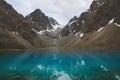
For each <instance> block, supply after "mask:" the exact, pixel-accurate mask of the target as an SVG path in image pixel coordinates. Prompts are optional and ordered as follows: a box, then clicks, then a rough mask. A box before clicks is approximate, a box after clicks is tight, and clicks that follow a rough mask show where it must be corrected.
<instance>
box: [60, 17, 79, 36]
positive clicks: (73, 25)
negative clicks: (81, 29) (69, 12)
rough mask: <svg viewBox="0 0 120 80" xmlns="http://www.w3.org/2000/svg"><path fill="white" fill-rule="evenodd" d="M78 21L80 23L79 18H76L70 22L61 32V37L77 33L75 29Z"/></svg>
mask: <svg viewBox="0 0 120 80" xmlns="http://www.w3.org/2000/svg"><path fill="white" fill-rule="evenodd" d="M77 21H78V17H77V16H74V17H73V18H72V19H71V20H70V21H69V22H68V24H67V25H66V26H65V27H64V28H63V30H62V31H61V35H62V36H68V35H69V34H70V33H72V32H73V33H75V32H76V31H74V30H75V28H76V26H77Z"/></svg>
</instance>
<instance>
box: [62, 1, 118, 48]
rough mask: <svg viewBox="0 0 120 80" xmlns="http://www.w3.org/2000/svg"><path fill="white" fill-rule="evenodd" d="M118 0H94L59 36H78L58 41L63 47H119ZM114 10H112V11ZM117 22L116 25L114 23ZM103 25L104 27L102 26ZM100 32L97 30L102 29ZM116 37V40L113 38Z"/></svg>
mask: <svg viewBox="0 0 120 80" xmlns="http://www.w3.org/2000/svg"><path fill="white" fill-rule="evenodd" d="M119 3H120V0H94V1H93V2H92V4H91V6H90V9H88V10H87V11H86V12H84V13H82V14H81V15H80V16H79V18H78V19H77V20H75V21H73V23H72V24H70V25H71V26H70V25H69V23H68V24H67V25H66V26H65V27H64V28H63V30H62V32H61V36H63V38H65V36H67V37H66V38H65V39H67V38H69V37H71V33H72V34H73V35H72V36H77V37H78V36H79V39H76V37H75V38H74V39H73V38H72V39H71V40H68V39H67V41H64V40H60V42H62V43H65V42H67V43H65V44H62V43H61V44H62V46H64V47H66V48H67V47H72V48H79V49H95V48H96V49H101V48H102V49H118V48H119V49H120V47H119V45H120V39H119V38H117V37H119V35H120V33H119V32H120V29H119V24H120V11H119V9H120V5H119ZM113 11H114V12H113ZM115 24H117V25H115ZM103 27H105V28H103ZM102 29H103V31H102V32H99V33H98V32H97V31H99V30H102ZM114 38H115V39H117V40H114Z"/></svg>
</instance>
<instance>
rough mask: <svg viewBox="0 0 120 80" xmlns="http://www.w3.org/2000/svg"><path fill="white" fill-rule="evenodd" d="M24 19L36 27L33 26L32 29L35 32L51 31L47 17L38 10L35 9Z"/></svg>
mask: <svg viewBox="0 0 120 80" xmlns="http://www.w3.org/2000/svg"><path fill="white" fill-rule="evenodd" d="M26 19H27V20H29V21H31V22H32V23H33V24H35V25H36V27H34V26H33V28H34V29H35V30H37V31H41V30H47V29H49V30H50V29H53V27H52V25H51V24H50V21H49V17H48V16H46V15H45V14H44V13H43V12H42V11H41V10H40V9H36V10H35V11H33V12H32V13H31V14H29V15H28V16H26Z"/></svg>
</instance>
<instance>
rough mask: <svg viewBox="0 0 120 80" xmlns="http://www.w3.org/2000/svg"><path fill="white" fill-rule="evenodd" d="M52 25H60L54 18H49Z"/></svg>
mask: <svg viewBox="0 0 120 80" xmlns="http://www.w3.org/2000/svg"><path fill="white" fill-rule="evenodd" d="M49 21H50V24H51V25H53V26H55V25H60V24H59V23H58V22H57V21H56V20H55V19H54V18H52V17H50V18H49Z"/></svg>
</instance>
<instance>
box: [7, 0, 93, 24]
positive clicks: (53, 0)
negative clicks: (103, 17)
mask: <svg viewBox="0 0 120 80" xmlns="http://www.w3.org/2000/svg"><path fill="white" fill-rule="evenodd" d="M6 1H7V2H8V3H10V4H11V5H12V6H13V7H14V8H15V9H16V10H17V11H18V12H19V13H21V14H23V15H24V16H26V15H28V14H29V13H31V12H32V11H34V10H35V9H37V8H39V9H41V10H42V11H43V12H44V13H45V14H46V15H47V16H50V17H53V18H55V19H56V20H58V22H60V23H62V24H66V23H67V22H68V21H69V20H70V19H71V18H72V17H74V16H79V15H80V14H81V12H84V11H86V10H87V9H88V8H89V6H90V4H91V2H92V1H93V0H6Z"/></svg>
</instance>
